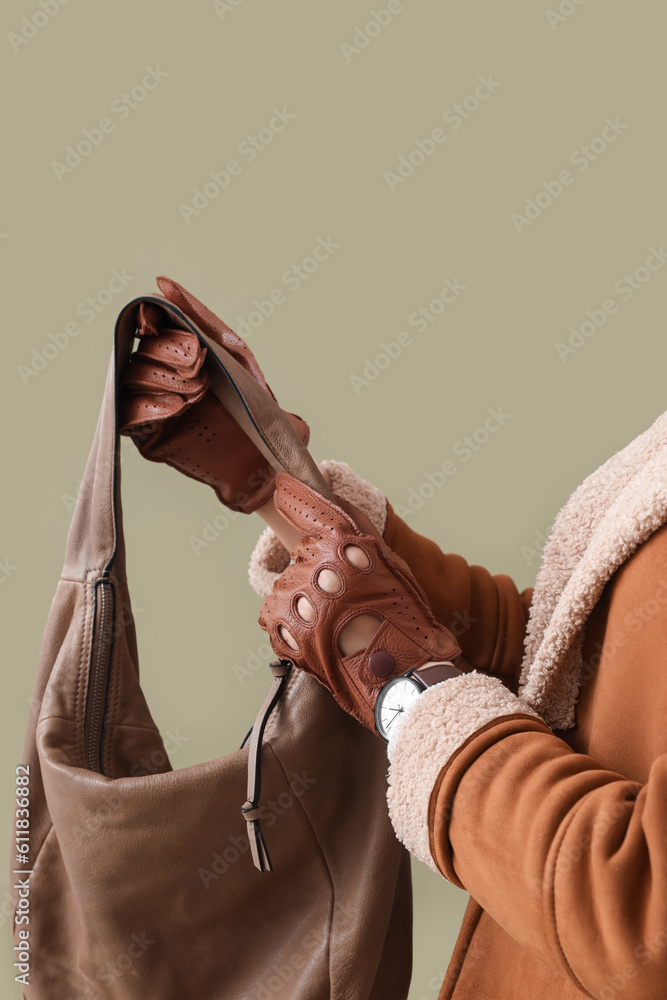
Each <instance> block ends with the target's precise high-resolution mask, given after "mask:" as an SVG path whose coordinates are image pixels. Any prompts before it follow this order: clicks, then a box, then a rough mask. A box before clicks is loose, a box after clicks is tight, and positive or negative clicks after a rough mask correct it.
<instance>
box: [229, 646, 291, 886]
mask: <svg viewBox="0 0 667 1000" xmlns="http://www.w3.org/2000/svg"><path fill="white" fill-rule="evenodd" d="M269 667H270V668H271V673H272V674H273V680H272V682H271V687H270V688H269V690H268V692H267V694H266V697H265V699H264V701H263V702H262V704H261V706H260V709H259V712H258V713H257V718H256V719H255V722H254V724H253V727H252V736H251V737H250V747H249V750H248V798H247V800H246V801H245V802H244V803H243V805H242V806H241V812H242V813H243V815H244V817H245V819H246V821H247V823H248V840H249V841H250V852H251V854H252V860H253V862H254V864H255V868H257V869H258V870H259V871H260V872H265V871H268V872H272V871H273V868H272V866H271V860H270V858H269V852H268V851H267V849H266V843H265V841H264V835H263V833H262V829H261V827H260V825H259V816H260V808H259V795H260V791H261V786H262V774H261V750H262V737H263V735H264V728H265V726H266V723H267V722H268V719H269V716H270V715H271V712H272V711H273V709H274V708H275V706H276V704H277V703H278V699H279V698H280V696H281V694H282V693H283V689H284V687H285V682H286V681H287V678H288V676H289V672H290V670H291V669H292V663H291V662H290V660H283V659H277V660H272V661H271V663H270V664H269ZM243 742H244V743H245V740H244V741H243Z"/></svg>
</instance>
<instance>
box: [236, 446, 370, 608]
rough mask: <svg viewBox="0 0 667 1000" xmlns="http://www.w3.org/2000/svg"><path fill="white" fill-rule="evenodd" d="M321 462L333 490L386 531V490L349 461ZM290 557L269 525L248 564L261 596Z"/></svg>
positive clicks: (266, 595)
mask: <svg viewBox="0 0 667 1000" xmlns="http://www.w3.org/2000/svg"><path fill="white" fill-rule="evenodd" d="M320 465H321V466H322V468H323V469H325V470H326V472H328V473H329V476H330V477H331V489H332V490H333V492H334V493H337V494H338V496H340V497H342V498H343V499H344V500H349V501H350V503H353V504H354V506H355V507H358V508H359V510H360V511H363V513H364V514H365V515H366V516H367V517H368V518H369V519H370V520H371V521H372V522H373V524H374V525H375V527H376V528H377V529H378V531H379V532H381V533H382V534H384V529H385V525H386V523H387V498H386V496H385V495H384V493H382V491H381V490H379V489H378V488H377V486H373V485H372V483H369V482H367V481H366V480H365V479H362V477H361V476H360V475H359V474H358V473H356V472H355V471H354V470H353V469H351V468H350V466H349V465H348V464H347V462H335V461H333V460H332V459H325V460H324V461H323V462H320ZM289 561H290V556H289V552H288V551H287V549H286V548H285V546H284V545H283V544H282V542H280V541H279V540H278V538H277V536H276V535H275V534H274V532H273V530H272V529H271V528H269V527H266V528H265V529H264V531H263V532H262V534H261V535H260V536H259V539H258V541H257V544H256V546H255V548H254V549H253V553H252V555H251V557H250V565H249V566H248V579H249V580H250V586H251V587H252V589H253V590H254V591H255V593H256V594H257V595H258V596H259V597H268V596H269V595H270V593H271V590H272V588H273V584H274V581H275V580H277V579H278V577H279V576H280V574H281V573H282V571H283V570H284V569H286V568H287V566H288V565H289Z"/></svg>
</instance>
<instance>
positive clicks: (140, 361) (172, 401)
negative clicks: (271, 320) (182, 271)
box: [120, 277, 309, 514]
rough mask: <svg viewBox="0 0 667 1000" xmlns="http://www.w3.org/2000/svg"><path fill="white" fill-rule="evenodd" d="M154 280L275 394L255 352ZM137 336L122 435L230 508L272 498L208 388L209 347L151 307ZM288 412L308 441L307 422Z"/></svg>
mask: <svg viewBox="0 0 667 1000" xmlns="http://www.w3.org/2000/svg"><path fill="white" fill-rule="evenodd" d="M157 283H158V287H159V288H160V291H161V292H162V293H163V295H164V296H165V297H166V298H167V299H169V300H170V301H171V302H173V303H174V305H177V306H178V307H179V308H180V309H182V311H183V312H184V313H186V315H187V316H189V317H190V318H191V319H192V320H194V322H195V323H196V324H197V326H199V327H200V329H201V330H203V331H204V333H207V334H208V335H209V336H210V337H211V338H212V339H213V340H215V342H216V343H217V344H220V346H221V347H224V348H225V349H226V350H227V351H229V353H230V354H231V355H233V357H234V358H235V359H236V360H237V361H238V362H239V363H240V364H242V365H243V367H244V368H245V369H246V370H247V371H248V372H250V374H251V375H252V376H253V377H254V378H255V379H256V380H257V382H259V384H260V385H261V386H262V387H263V388H264V389H265V390H266V392H268V393H269V394H270V395H271V396H273V393H272V392H271V389H270V388H269V386H268V385H267V383H266V380H265V378H264V376H263V374H262V371H261V369H260V367H259V365H258V364H257V361H256V360H255V358H254V356H253V354H252V352H251V351H250V349H249V348H248V346H247V344H245V343H244V341H243V340H241V338H240V337H237V335H236V334H235V333H234V331H233V330H230V328H229V327H228V326H227V325H226V324H225V323H223V322H222V320H220V319H218V317H217V316H215V315H214V314H213V313H212V312H210V310H208V309H207V308H206V306H204V305H202V303H201V302H199V301H198V299H196V298H195V297H194V296H193V295H190V293H189V292H187V291H186V290H185V289H184V288H183V287H182V286H181V285H179V284H177V282H175V281H171V280H170V279H169V278H163V277H160V278H158V279H157ZM137 332H138V336H139V338H140V344H139V347H138V349H137V350H136V351H135V352H134V353H133V354H132V355H131V357H130V359H129V361H128V363H127V365H126V367H125V371H124V372H123V377H122V380H121V427H120V432H121V434H127V435H129V436H131V437H132V439H133V440H134V443H135V444H136V446H137V448H138V449H139V451H140V452H141V454H142V455H143V456H144V458H147V459H149V460H150V461H152V462H165V463H166V464H167V465H171V466H173V467H174V468H175V469H178V470H179V471H180V472H183V473H184V474H185V475H186V476H190V477H191V478H192V479H198V480H199V481H200V482H202V483H207V484H208V485H209V486H212V487H213V489H214V490H215V492H216V495H217V497H218V499H219V500H220V501H221V502H222V503H223V504H225V506H227V507H230V508H231V509H232V510H239V511H242V512H243V513H244V514H249V513H251V512H252V511H254V510H256V509H257V508H258V507H260V506H262V504H264V503H266V502H267V501H268V500H270V498H271V496H272V494H273V491H274V489H275V472H274V470H273V469H272V468H271V467H270V466H269V465H268V463H267V461H266V459H265V457H264V456H263V455H262V453H261V452H260V451H259V449H258V448H257V447H256V446H255V445H254V444H253V443H252V441H251V440H250V438H249V437H248V436H247V435H246V434H245V432H244V431H242V430H241V428H240V427H239V426H238V424H237V423H236V421H235V420H234V419H233V417H232V416H231V415H230V414H229V413H228V412H227V410H226V409H225V407H224V406H223V405H222V403H221V402H220V400H219V399H218V398H217V396H215V394H214V393H213V392H212V391H211V390H210V388H209V386H210V379H209V376H208V374H207V372H206V371H205V370H204V368H203V367H202V365H203V363H204V359H205V357H206V348H205V347H202V345H201V344H200V342H199V340H198V339H197V337H196V336H195V335H194V334H193V333H190V332H189V331H187V330H180V329H174V327H173V320H172V319H171V317H170V316H169V315H168V314H167V313H166V312H165V311H164V310H163V309H161V308H160V306H157V305H153V304H152V303H145V302H144V303H141V305H140V306H139V315H138V331H137ZM273 398H274V399H275V396H273ZM285 415H286V416H287V418H288V420H289V421H290V422H291V423H292V425H293V426H294V428H295V430H296V431H297V433H298V435H299V437H300V438H301V440H302V441H303V442H304V444H307V443H308V438H309V430H308V425H307V424H306V423H305V422H304V421H303V420H302V419H301V418H300V417H297V416H295V415H294V414H291V413H287V414H285Z"/></svg>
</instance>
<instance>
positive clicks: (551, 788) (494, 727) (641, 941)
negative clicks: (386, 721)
mask: <svg viewBox="0 0 667 1000" xmlns="http://www.w3.org/2000/svg"><path fill="white" fill-rule="evenodd" d="M389 757H390V762H391V763H390V769H389V790H388V803H389V811H390V815H391V818H392V822H393V823H394V828H395V829H396V833H397V835H398V837H399V839H400V840H402V842H403V843H404V844H405V845H406V846H407V847H408V849H409V850H411V851H412V852H413V853H414V854H416V855H417V856H418V857H421V858H422V860H424V861H425V862H426V863H427V864H429V865H430V866H431V867H432V868H433V869H434V870H435V871H438V872H440V873H441V874H442V875H444V876H445V878H447V879H448V880H449V881H451V882H452V883H453V884H455V885H458V886H460V887H462V888H465V889H466V890H467V891H468V892H470V894H471V895H472V896H473V898H474V899H475V900H477V902H478V903H479V904H480V905H481V906H482V907H483V909H484V910H486V911H487V912H488V913H489V915H490V916H491V917H492V918H493V920H495V921H496V923H498V924H499V925H500V926H501V927H503V928H504V929H505V930H506V931H507V933H509V934H510V935H511V936H512V937H513V938H514V939H515V940H516V941H518V942H519V943H520V944H522V945H523V946H524V947H525V948H526V949H528V950H529V951H530V952H532V953H533V954H534V955H537V956H538V957H539V958H541V959H542V960H543V961H544V962H546V963H547V964H548V965H550V966H551V967H552V968H554V969H556V970H557V971H558V972H560V973H561V974H562V975H563V976H565V977H566V978H567V979H569V980H570V981H571V982H572V983H573V984H574V985H576V986H577V987H578V988H579V989H582V990H584V991H585V992H587V993H588V994H590V995H591V996H592V997H595V998H599V1000H606V998H607V997H610V996H616V995H617V993H618V992H619V991H621V992H620V993H619V995H622V996H623V997H624V1000H658V998H660V1000H662V998H664V996H665V995H667V992H666V991H667V985H666V984H667V755H662V756H660V757H658V758H657V759H656V760H655V762H654V764H653V767H652V769H651V772H650V774H649V777H648V780H647V782H646V784H645V785H641V784H639V783H637V782H636V781H630V780H628V779H627V778H626V777H624V776H623V775H622V774H618V773H616V772H615V771H611V770H609V769H607V768H606V767H604V766H603V765H602V764H601V763H600V762H599V761H597V760H596V759H595V758H593V757H591V756H588V755H584V754H579V753H575V752H574V751H573V750H572V749H571V748H570V747H569V746H568V745H567V744H566V743H565V742H564V741H563V740H561V739H559V738H558V737H557V736H556V735H554V733H553V732H552V731H551V730H550V729H549V728H548V727H547V726H546V725H545V724H544V722H542V721H541V720H539V719H538V718H537V716H536V715H535V713H533V712H532V709H531V708H530V706H528V705H527V704H525V703H523V702H522V701H521V700H520V699H519V698H517V697H516V696H515V695H513V694H512V693H511V692H509V691H508V690H507V689H506V688H505V687H504V686H503V685H501V684H500V682H499V681H498V680H497V679H496V678H493V677H488V676H484V675H481V674H478V673H476V672H473V673H472V674H466V675H463V676H462V677H457V678H455V679H452V680H448V681H445V682H444V683H441V684H438V685H435V686H434V687H432V688H430V689H429V690H428V691H426V692H425V693H424V694H423V695H422V696H421V697H420V698H419V699H418V700H417V703H416V704H415V705H414V706H411V707H410V709H409V710H408V712H406V714H405V716H404V718H403V719H402V720H401V725H400V727H399V729H398V730H397V731H396V733H394V734H393V736H392V740H391V742H390V744H389Z"/></svg>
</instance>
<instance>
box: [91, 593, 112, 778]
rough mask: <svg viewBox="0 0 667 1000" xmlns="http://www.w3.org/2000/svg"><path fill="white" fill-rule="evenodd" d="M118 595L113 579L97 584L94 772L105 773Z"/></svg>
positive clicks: (93, 656)
mask: <svg viewBox="0 0 667 1000" xmlns="http://www.w3.org/2000/svg"><path fill="white" fill-rule="evenodd" d="M115 604H116V594H115V589H114V585H113V583H112V582H111V580H108V579H100V580H96V581H95V598H94V606H93V638H92V644H91V650H90V664H89V668H88V738H87V741H86V759H87V763H88V767H89V768H90V770H91V771H99V773H100V774H104V767H103V765H102V745H103V742H104V729H105V723H106V712H107V695H108V692H109V681H110V679H111V660H112V658H113V644H114V632H115V630H114V613H115Z"/></svg>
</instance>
